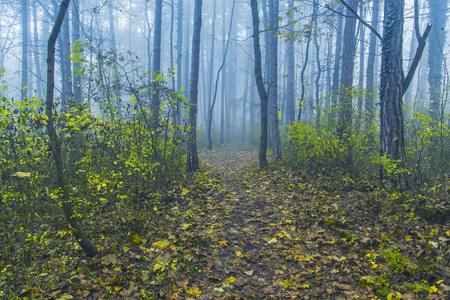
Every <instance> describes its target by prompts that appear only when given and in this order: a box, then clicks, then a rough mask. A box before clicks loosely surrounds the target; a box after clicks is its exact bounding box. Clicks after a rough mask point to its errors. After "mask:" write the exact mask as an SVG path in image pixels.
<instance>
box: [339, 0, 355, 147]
mask: <svg viewBox="0 0 450 300" xmlns="http://www.w3.org/2000/svg"><path fill="white" fill-rule="evenodd" d="M349 6H350V7H351V8H352V9H353V10H354V11H355V10H356V9H357V6H358V0H350V1H349ZM347 15H348V16H351V15H352V13H351V11H350V9H347ZM355 30H356V18H353V17H349V18H347V19H346V20H345V27H344V44H343V48H342V77H341V86H340V91H339V94H340V97H339V105H340V109H341V111H340V117H339V126H338V134H339V137H340V138H341V139H343V138H344V137H345V136H346V137H348V136H349V133H350V127H351V125H352V100H353V69H354V63H355V52H356V39H355Z"/></svg>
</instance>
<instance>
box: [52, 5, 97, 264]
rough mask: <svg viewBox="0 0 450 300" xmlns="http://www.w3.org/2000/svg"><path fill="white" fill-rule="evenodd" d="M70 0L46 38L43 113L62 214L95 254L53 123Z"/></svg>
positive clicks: (86, 248)
mask: <svg viewBox="0 0 450 300" xmlns="http://www.w3.org/2000/svg"><path fill="white" fill-rule="evenodd" d="M69 2H70V0H63V1H62V3H61V6H60V9H59V12H58V15H57V17H56V21H55V24H54V25H53V29H52V31H51V33H50V37H49V39H48V48H47V98H46V101H45V114H46V115H47V118H48V119H47V131H48V136H49V139H50V142H51V147H52V155H53V159H54V161H55V165H56V176H57V178H58V183H59V187H60V189H61V190H62V192H63V195H62V197H63V198H62V207H63V210H64V215H65V217H66V220H67V222H68V223H69V224H70V226H71V227H72V228H73V229H74V230H73V231H72V232H73V235H74V237H75V240H76V241H77V242H78V244H79V245H80V247H81V248H82V249H83V251H84V252H85V253H86V255H87V256H95V255H96V254H97V249H96V248H95V246H94V244H93V243H92V242H91V241H90V239H89V238H88V237H87V236H85V235H84V234H83V231H82V229H81V227H80V225H79V223H78V220H77V217H76V216H75V215H74V213H73V207H72V202H71V201H70V199H69V192H68V191H67V187H66V183H65V179H64V169H63V165H62V157H61V140H59V139H58V136H57V134H56V130H55V127H54V125H53V113H52V109H53V92H54V87H55V78H54V76H55V74H54V73H55V44H56V39H57V37H58V34H59V31H60V29H61V26H62V23H63V19H64V15H65V13H66V11H67V7H68V6H69Z"/></svg>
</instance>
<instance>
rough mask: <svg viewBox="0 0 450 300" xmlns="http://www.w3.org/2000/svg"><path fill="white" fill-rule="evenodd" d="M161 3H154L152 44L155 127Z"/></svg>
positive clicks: (159, 62)
mask: <svg viewBox="0 0 450 300" xmlns="http://www.w3.org/2000/svg"><path fill="white" fill-rule="evenodd" d="M162 3H163V0H156V1H155V36H154V42H153V66H152V68H153V69H152V71H153V74H154V75H153V83H152V93H153V96H152V105H151V107H152V121H153V126H154V127H156V125H157V122H158V117H159V106H160V103H159V102H160V100H159V84H160V83H159V80H158V76H159V74H160V72H161V32H162Z"/></svg>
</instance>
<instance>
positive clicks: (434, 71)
mask: <svg viewBox="0 0 450 300" xmlns="http://www.w3.org/2000/svg"><path fill="white" fill-rule="evenodd" d="M428 2H429V9H430V22H431V25H432V26H433V29H432V31H431V33H430V36H429V46H428V70H429V73H428V82H429V85H430V111H431V113H432V114H431V115H432V116H433V118H434V119H437V118H439V116H440V115H441V111H442V109H441V97H442V69H443V62H444V47H445V36H446V34H447V31H446V30H445V26H446V25H447V19H448V17H447V12H448V0H428Z"/></svg>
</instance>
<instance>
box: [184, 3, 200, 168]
mask: <svg viewBox="0 0 450 300" xmlns="http://www.w3.org/2000/svg"><path fill="white" fill-rule="evenodd" d="M201 29H202V0H195V7H194V33H193V38H192V63H191V86H190V91H189V126H188V142H187V166H186V170H187V172H195V171H197V170H198V167H199V164H198V153H197V103H198V101H197V97H198V77H199V68H200V37H201Z"/></svg>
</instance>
